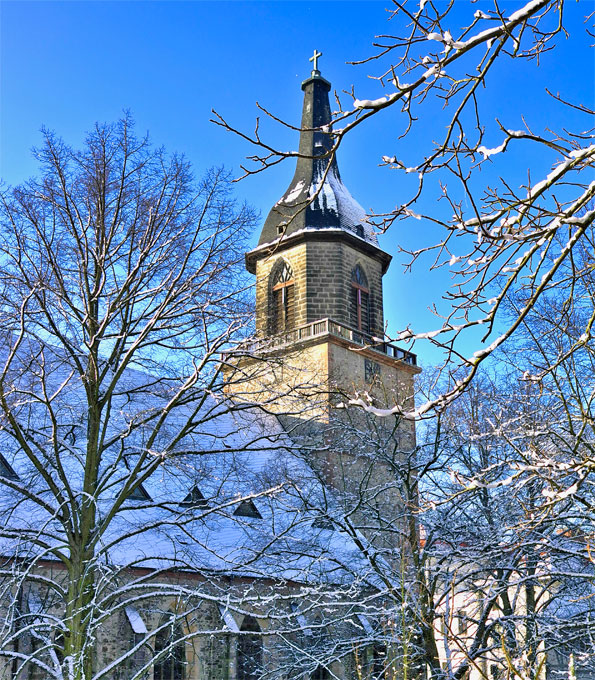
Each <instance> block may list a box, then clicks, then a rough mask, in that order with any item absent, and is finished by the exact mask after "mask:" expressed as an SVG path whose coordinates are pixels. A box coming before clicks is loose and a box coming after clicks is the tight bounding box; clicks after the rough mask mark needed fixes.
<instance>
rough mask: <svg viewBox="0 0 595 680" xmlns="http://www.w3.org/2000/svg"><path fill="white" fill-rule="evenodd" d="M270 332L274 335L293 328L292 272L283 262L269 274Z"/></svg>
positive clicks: (293, 293) (293, 295)
mask: <svg viewBox="0 0 595 680" xmlns="http://www.w3.org/2000/svg"><path fill="white" fill-rule="evenodd" d="M269 311H270V332H271V333H272V334H273V335H274V334H277V333H284V332H285V331H289V330H291V329H292V328H293V327H294V326H295V286H294V280H293V272H292V270H291V267H290V266H289V264H288V263H287V262H285V260H281V261H280V262H278V263H277V264H276V265H275V267H274V269H273V271H272V273H271V294H270V310H269Z"/></svg>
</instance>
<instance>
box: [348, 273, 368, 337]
mask: <svg viewBox="0 0 595 680" xmlns="http://www.w3.org/2000/svg"><path fill="white" fill-rule="evenodd" d="M349 317H350V324H351V326H353V328H356V329H357V330H358V331H362V332H363V333H367V334H369V333H370V289H369V287H368V279H367V278H366V275H365V273H364V270H363V269H362V268H361V267H360V265H359V264H358V265H356V266H355V267H354V268H353V271H352V272H351V290H350V298H349Z"/></svg>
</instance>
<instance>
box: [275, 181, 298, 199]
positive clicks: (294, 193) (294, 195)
mask: <svg viewBox="0 0 595 680" xmlns="http://www.w3.org/2000/svg"><path fill="white" fill-rule="evenodd" d="M303 190H304V181H303V180H300V181H299V182H298V183H297V184H296V185H295V187H294V188H293V189H292V190H291V191H290V192H289V193H288V194H286V195H285V196H283V198H282V199H281V201H280V203H293V202H294V201H296V200H297V199H298V198H299V197H300V195H301V194H302V192H303Z"/></svg>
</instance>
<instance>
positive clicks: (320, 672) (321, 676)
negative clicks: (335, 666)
mask: <svg viewBox="0 0 595 680" xmlns="http://www.w3.org/2000/svg"><path fill="white" fill-rule="evenodd" d="M330 679H331V674H330V672H329V670H328V668H326V666H322V665H319V666H317V667H316V670H315V671H314V672H313V673H312V675H311V676H310V680H330Z"/></svg>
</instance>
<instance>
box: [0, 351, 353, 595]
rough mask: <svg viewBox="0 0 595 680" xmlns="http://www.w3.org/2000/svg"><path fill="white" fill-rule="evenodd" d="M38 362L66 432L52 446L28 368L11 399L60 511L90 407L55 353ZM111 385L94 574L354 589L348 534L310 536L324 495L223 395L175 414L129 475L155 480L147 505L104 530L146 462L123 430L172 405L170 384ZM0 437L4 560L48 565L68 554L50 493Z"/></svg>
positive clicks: (74, 476) (263, 424) (301, 464)
mask: <svg viewBox="0 0 595 680" xmlns="http://www.w3.org/2000/svg"><path fill="white" fill-rule="evenodd" d="M45 354H46V356H45V357H44V380H45V381H46V386H47V388H48V392H50V393H52V390H54V395H55V396H53V398H52V408H53V410H54V413H59V414H60V417H61V419H63V421H62V422H61V423H60V424H59V427H60V429H61V430H62V431H61V432H60V433H59V434H58V435H57V436H56V433H55V432H53V430H52V422H51V418H50V417H49V414H48V411H47V408H46V406H45V405H44V404H43V403H40V401H39V400H38V399H37V396H36V395H37V394H39V386H37V387H36V385H35V383H36V380H37V377H36V374H35V371H36V369H35V366H34V365H32V364H28V365H27V367H23V371H22V373H21V376H20V378H19V379H18V380H16V381H15V383H14V392H13V394H12V395H11V397H10V398H12V399H14V408H15V410H14V413H15V417H16V418H18V419H19V420H20V421H21V422H26V423H30V424H31V428H34V431H33V429H31V430H30V432H31V437H32V438H34V439H35V441H36V443H37V444H38V447H39V448H38V458H39V462H40V464H41V465H42V466H43V468H44V469H45V470H46V471H47V470H50V471H51V476H52V479H53V480H54V482H55V483H56V484H57V485H58V489H59V491H60V492H63V497H64V498H65V499H67V500H66V501H65V502H71V500H70V499H71V496H69V493H70V492H72V493H73V494H74V495H75V497H77V498H78V502H80V500H81V498H82V483H83V479H84V475H85V464H86V455H85V452H86V445H87V439H86V437H87V431H86V420H85V409H86V403H85V398H84V394H83V390H82V386H81V383H80V381H79V380H78V379H77V378H76V376H75V375H69V373H68V369H67V362H63V361H60V359H59V357H58V356H57V355H55V359H56V361H55V367H52V360H51V359H50V357H51V356H52V354H53V351H52V350H51V348H46V353H45ZM25 369H26V370H25ZM27 370H28V371H30V372H29V374H27ZM25 383H26V384H25ZM19 384H22V388H21V387H19ZM118 385H119V388H118V391H117V392H115V393H114V396H113V399H112V403H111V408H112V418H111V420H110V422H109V426H108V428H107V430H106V439H110V438H111V439H112V440H113V446H110V447H108V449H107V450H106V451H105V452H104V454H103V458H102V461H101V464H100V466H99V487H100V491H98V493H97V495H96V497H95V502H96V503H97V509H98V527H99V530H100V531H101V537H100V539H99V541H98V544H97V547H96V553H97V557H98V560H99V561H101V562H103V563H105V562H108V563H110V564H112V565H117V566H122V567H125V566H130V567H146V568H163V569H177V570H180V569H182V570H188V571H193V572H199V573H206V572H208V573H211V574H212V573H222V574H235V575H244V576H252V577H267V578H283V579H294V580H299V581H304V580H310V579H313V578H314V579H317V580H318V581H320V580H324V581H332V582H339V581H343V580H345V579H350V578H351V577H352V576H353V575H354V574H355V573H357V571H358V570H359V569H361V568H362V567H363V565H362V564H360V560H361V557H358V555H359V554H360V553H359V551H358V550H357V549H356V547H355V545H354V544H353V543H352V542H351V540H350V539H349V538H348V537H347V536H346V535H345V534H343V533H341V532H340V531H337V530H332V531H329V530H327V529H324V528H316V527H314V526H313V522H314V520H315V519H316V517H317V516H318V515H319V512H320V510H319V509H318V508H320V507H326V508H327V509H328V511H329V513H331V514H332V508H329V499H330V498H332V493H330V492H329V490H328V489H324V488H323V487H322V484H321V482H320V480H319V479H318V477H317V475H316V474H315V473H314V471H313V469H312V468H311V467H310V466H309V465H308V464H307V462H306V460H305V458H304V457H303V456H302V454H301V453H300V451H299V450H298V448H297V447H296V446H295V444H294V442H293V441H292V440H291V438H290V437H289V436H288V435H287V433H286V432H285V431H284V430H283V428H282V427H281V424H280V423H279V420H278V419H277V418H276V417H275V416H273V415H271V414H270V413H266V412H265V411H263V410H262V409H261V408H259V407H257V406H249V405H246V404H237V403H234V402H233V401H231V400H229V399H227V398H226V397H223V396H220V397H215V396H209V397H207V398H206V399H203V400H202V402H201V406H200V409H198V411H196V405H195V403H193V402H190V403H185V404H182V405H180V407H179V408H178V409H177V410H176V412H175V413H173V414H172V416H171V418H170V422H169V423H168V424H167V426H166V427H165V428H164V429H163V432H162V434H161V435H160V438H159V439H158V440H156V441H155V442H154V444H153V446H152V450H151V451H150V452H149V455H148V456H146V459H145V460H144V462H143V464H142V466H141V468H140V470H138V471H137V472H138V474H140V475H143V474H144V472H145V471H146V470H149V469H152V473H151V474H150V475H149V476H148V477H147V478H146V479H142V488H143V489H144V490H145V491H146V494H147V496H148V498H146V499H144V500H143V499H142V495H141V496H140V497H139V498H140V500H132V499H131V498H130V497H129V498H128V499H127V500H126V502H125V503H124V504H123V505H122V507H120V508H118V510H117V512H116V513H115V515H114V516H113V517H112V518H111V519H110V520H109V522H107V521H106V518H107V517H110V515H111V514H112V511H113V508H114V503H115V502H116V499H117V498H118V496H119V495H121V492H122V489H123V487H124V485H125V484H126V483H127V481H128V480H129V479H130V474H131V472H130V471H131V470H132V469H133V468H134V466H135V465H136V463H137V461H138V460H139V456H141V454H144V453H146V448H145V447H144V438H145V436H146V431H145V429H144V428H143V427H139V428H138V429H136V430H134V431H133V432H132V433H129V432H130V429H131V424H132V423H133V422H134V419H138V418H149V416H150V415H151V414H152V413H155V414H156V413H158V412H159V411H160V409H161V408H162V407H163V405H164V404H165V403H166V401H167V399H168V397H169V395H168V392H167V387H168V384H167V383H166V384H162V383H161V382H160V381H159V380H158V379H156V378H154V377H152V376H148V375H145V374H143V373H141V372H138V371H128V372H127V373H126V374H124V376H122V378H121V379H120V381H119V383H118ZM203 397H204V395H203ZM195 411H196V412H195ZM191 414H192V415H191ZM190 416H191V420H192V423H193V427H192V428H191V430H189V431H188V432H187V433H185V434H184V436H183V437H181V438H180V439H179V441H178V442H177V444H176V446H175V448H174V449H173V450H172V448H171V446H170V445H169V442H170V440H171V439H172V438H173V437H176V436H177V433H178V432H179V431H180V426H181V423H186V422H188V419H189V418H190ZM7 429H9V425H8V424H7V423H5V422H4V423H2V422H0V449H1V450H2V452H3V455H4V458H5V461H6V463H7V465H8V466H9V468H8V467H6V466H3V468H6V469H10V470H11V471H12V472H13V473H14V474H12V475H11V476H10V477H6V476H5V477H3V479H2V480H0V554H2V555H3V556H5V557H7V556H8V557H9V556H19V557H21V558H29V559H31V558H34V557H37V558H41V557H46V558H48V559H54V558H55V551H56V550H58V551H63V552H64V553H65V554H68V553H67V551H68V548H67V545H66V541H65V533H64V528H63V525H62V521H60V519H59V518H60V515H61V508H60V507H59V506H58V502H57V500H56V498H57V494H56V492H55V490H54V491H52V490H50V488H49V486H48V483H47V481H45V480H44V478H43V474H41V471H40V470H39V469H38V468H37V467H36V466H35V465H34V464H33V463H32V462H31V460H30V459H29V458H28V457H27V456H26V455H25V453H24V452H23V450H22V449H21V448H20V447H19V446H18V445H17V444H16V443H15V439H14V438H13V437H12V436H11V435H10V434H9V433H8V432H7ZM127 432H128V433H129V434H126V433H127ZM57 440H60V447H59V448H60V452H59V453H58V454H56V451H55V448H54V444H55V442H56V441H57ZM3 468H0V474H1V471H2V469H3ZM14 475H16V476H17V479H15V477H14ZM195 488H196V489H198V491H199V492H200V494H201V495H202V497H203V498H202V499H200V502H197V503H196V504H195V505H194V507H193V506H192V504H191V503H189V502H188V501H187V499H188V496H189V495H190V496H191V497H192V490H193V489H195ZM242 499H251V501H252V502H253V503H254V505H255V506H256V509H257V511H258V514H260V516H261V517H249V516H245V515H243V516H238V515H237V514H235V512H236V510H237V508H238V505H239V504H240V503H241V501H242ZM185 500H186V501H187V502H184V501H185ZM102 523H105V526H102ZM44 546H45V548H44Z"/></svg>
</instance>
